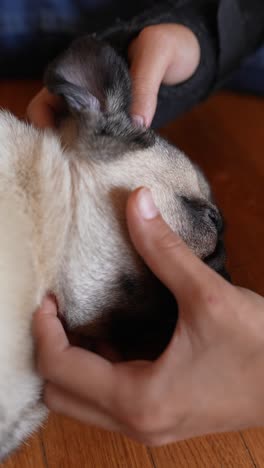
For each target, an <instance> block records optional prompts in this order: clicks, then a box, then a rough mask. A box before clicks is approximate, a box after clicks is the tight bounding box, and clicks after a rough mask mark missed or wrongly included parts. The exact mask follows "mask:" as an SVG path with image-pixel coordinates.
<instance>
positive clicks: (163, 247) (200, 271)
mask: <svg viewBox="0 0 264 468" xmlns="http://www.w3.org/2000/svg"><path fill="white" fill-rule="evenodd" d="M127 220H128V228H129V233H130V236H131V239H132V241H133V243H134V245H135V247H136V249H137V251H138V253H139V254H140V255H141V257H142V258H143V260H144V261H145V262H146V264H147V265H148V266H149V268H150V269H151V270H152V271H153V273H154V274H155V275H156V276H157V277H158V278H159V279H160V280H161V282H162V283H164V284H165V286H167V288H168V289H170V291H171V292H172V293H173V294H174V295H175V296H176V297H177V299H178V300H181V299H182V300H184V301H185V302H186V301H188V300H192V301H193V300H194V297H197V294H198V297H200V295H201V291H203V290H204V289H206V285H207V284H208V282H209V281H210V291H211V290H212V288H213V287H214V285H215V286H217V285H218V282H219V280H220V278H218V275H217V274H216V273H215V272H214V271H212V270H211V269H210V268H208V267H207V266H206V265H205V264H204V263H203V262H202V261H201V260H199V259H198V258H197V257H196V256H195V255H194V254H193V253H192V252H191V250H190V249H189V248H188V247H187V245H186V244H185V243H184V241H183V240H182V239H181V238H180V237H179V236H178V235H177V234H175V233H174V232H173V231H172V230H171V229H170V227H169V226H168V225H167V224H166V223H165V221H164V220H163V218H162V216H161V214H160V213H159V210H158V208H157V207H156V206H155V204H154V201H153V198H152V195H151V192H150V190H148V189H146V188H140V189H137V190H136V191H135V192H133V193H132V195H131V196H130V198H129V200H128V204H127Z"/></svg>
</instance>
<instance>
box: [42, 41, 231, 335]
mask: <svg viewBox="0 0 264 468" xmlns="http://www.w3.org/2000/svg"><path fill="white" fill-rule="evenodd" d="M46 85H47V87H48V88H49V90H50V91H52V92H53V93H55V94H58V95H61V96H63V98H64V99H65V102H66V104H67V108H68V115H67V116H66V117H65V118H64V119H62V121H61V123H60V127H61V128H60V132H61V138H62V141H63V143H64V144H65V146H66V148H67V150H68V152H69V154H70V157H71V158H72V161H71V166H72V178H73V181H74V184H73V187H74V189H73V198H74V207H75V208H74V209H75V212H74V223H73V225H72V227H71V231H70V234H69V237H68V244H67V248H66V249H65V255H64V261H63V264H62V265H63V267H62V268H61V271H60V274H59V278H58V283H57V286H56V294H57V296H58V301H59V306H60V309H61V312H62V314H63V315H64V317H65V320H66V323H67V325H68V327H69V328H71V329H75V328H78V330H81V331H82V332H83V333H86V334H88V335H93V336H100V337H105V338H107V339H109V338H110V339H111V338H113V337H114V340H116V341H118V340H120V339H121V337H122V340H123V341H125V342H126V344H127V343H128V342H129V340H131V343H134V341H135V336H137V339H139V336H142V337H143V341H147V340H150V341H151V340H153V341H155V340H156V339H157V338H158V335H161V334H162V333H161V328H162V327H164V330H167V332H166V331H165V335H166V339H167V338H168V337H169V336H170V333H171V330H172V328H173V326H174V324H175V319H176V318H175V303H174V301H173V300H172V298H171V296H170V294H169V293H168V292H167V291H166V290H165V289H164V288H163V287H162V285H160V283H158V281H157V280H156V279H155V278H154V276H153V275H152V274H151V273H150V272H149V270H148V269H147V268H146V267H145V266H144V264H143V262H142V261H141V260H140V259H139V257H138V255H137V254H136V253H135V251H134V249H133V247H132V245H131V242H130V240H129V237H128V233H127V228H126V220H125V205H126V200H127V197H128V194H129V193H130V192H131V190H132V189H134V188H136V187H138V186H142V185H144V186H147V187H149V188H150V189H151V191H152V193H153V196H154V199H155V202H156V204H157V205H158V207H159V208H160V210H161V213H162V215H163V216H164V218H165V220H166V221H167V222H168V224H169V225H170V226H171V227H172V228H173V230H175V231H176V232H178V233H179V234H180V236H181V237H182V238H183V239H184V240H185V241H186V242H187V244H188V245H189V246H190V247H191V248H192V249H193V251H194V252H195V253H196V254H197V255H198V256H199V257H200V258H202V259H204V260H205V261H206V262H208V264H209V265H211V266H212V267H213V268H214V269H216V270H217V271H219V272H220V273H222V274H225V270H224V249H223V243H222V230H223V223H222V219H221V215H220V213H219V211H218V209H217V207H216V206H215V204H214V202H213V200H212V197H211V193H210V188H209V186H208V184H207V182H206V180H205V178H204V176H203V175H202V173H201V172H200V171H199V169H198V168H197V167H195V166H194V165H193V164H192V163H191V162H190V160H189V159H188V158H187V157H186V156H185V155H184V154H183V153H182V152H180V151H179V150H178V149H176V148H175V147H173V146H171V145H169V144H168V143H167V142H166V141H164V140H163V139H161V138H159V137H157V136H156V135H155V134H154V133H153V132H152V131H151V130H147V129H145V128H139V127H135V126H134V125H133V123H132V121H131V118H130V116H129V106H130V95H131V90H130V80H129V75H128V70H127V67H126V65H125V64H124V62H123V61H122V59H120V58H119V57H118V56H117V55H116V53H115V52H114V51H113V49H111V48H110V47H109V46H107V45H105V44H102V43H100V42H97V41H95V40H94V39H91V38H81V39H79V40H77V41H75V42H74V43H73V45H72V46H71V48H70V49H69V50H68V51H66V52H65V53H64V54H63V55H62V56H61V57H59V58H58V59H57V60H56V61H55V62H54V63H52V64H51V65H50V67H49V69H48V71H47V73H46Z"/></svg>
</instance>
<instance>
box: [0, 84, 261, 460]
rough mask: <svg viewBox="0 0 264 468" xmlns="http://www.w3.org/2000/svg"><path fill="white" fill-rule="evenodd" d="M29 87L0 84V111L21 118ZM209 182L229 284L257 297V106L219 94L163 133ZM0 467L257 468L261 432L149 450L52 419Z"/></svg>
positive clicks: (251, 101) (251, 100)
mask: <svg viewBox="0 0 264 468" xmlns="http://www.w3.org/2000/svg"><path fill="white" fill-rule="evenodd" d="M38 87H39V84H38V83H36V82H24V83H12V84H10V83H9V84H5V83H2V84H0V106H2V107H8V108H9V109H10V110H11V111H13V112H14V113H15V114H17V115H18V116H23V113H24V111H25V106H26V103H27V102H28V100H29V98H30V97H31V96H32V95H33V94H34V92H35V91H36V90H37V89H38ZM162 134H163V135H166V136H167V137H169V138H170V139H172V140H173V141H174V142H175V144H177V145H178V146H180V147H181V148H182V149H184V150H185V151H186V152H187V153H188V154H189V155H190V156H191V157H192V158H193V160H195V161H196V162H198V163H199V164H200V166H201V167H202V168H203V170H204V171H205V173H206V174H207V176H208V177H209V179H210V181H211V183H212V185H213V187H214V192H215V195H216V199H217V201H218V204H219V206H220V207H221V208H222V211H223V213H224V216H225V219H226V224H227V232H226V245H227V251H228V259H229V261H228V263H229V271H230V272H231V274H232V277H233V280H234V281H235V282H236V283H239V284H240V285H243V286H246V287H249V288H252V289H254V290H255V291H257V292H259V293H261V294H263V295H264V249H263V240H264V222H263V220H264V204H263V199H264V101H263V100H260V99H255V98H249V97H238V96H234V95H231V94H230V95H229V94H221V95H219V96H217V97H214V98H213V99H210V100H209V101H208V102H207V103H205V104H203V105H202V106H200V107H199V108H197V109H195V110H193V111H192V112H191V113H190V114H188V115H186V116H184V117H183V118H181V119H180V120H178V121H177V122H175V123H172V124H170V125H169V126H168V127H166V128H165V129H164V130H163V131H162ZM1 466H3V467H4V468H44V467H45V468H47V467H49V468H119V467H120V468H128V467H129V468H153V467H156V468H172V467H177V468H224V467H227V468H232V467H234V468H240V467H243V468H249V467H260V468H262V467H264V430H248V431H243V432H238V433H233V434H223V435H216V436H208V437H203V438H198V439H195V440H191V441H188V442H181V443H177V444H173V445H170V446H167V447H164V448H158V449H153V448H151V449H148V448H146V447H143V446H141V445H139V444H136V443H133V442H131V441H129V440H128V439H126V438H124V437H122V436H119V435H115V434H110V433H107V432H103V431H99V430H96V429H92V428H90V427H85V426H84V425H81V424H79V423H77V422H74V421H72V420H69V419H66V418H62V417H58V416H55V415H51V416H50V418H49V420H48V422H47V424H46V425H45V427H44V428H43V429H41V430H40V431H39V433H38V434H36V435H35V436H34V437H32V438H31V439H30V440H29V441H28V442H27V444H26V445H25V446H24V447H23V448H22V449H21V450H19V451H18V452H17V453H16V454H15V455H14V456H13V457H12V458H11V459H10V460H8V461H7V462H6V463H4V464H3V465H1Z"/></svg>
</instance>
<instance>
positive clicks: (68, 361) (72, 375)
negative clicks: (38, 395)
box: [33, 299, 115, 406]
mask: <svg viewBox="0 0 264 468" xmlns="http://www.w3.org/2000/svg"><path fill="white" fill-rule="evenodd" d="M33 334H34V337H35V340H36V346H37V367H38V370H39V372H40V374H41V375H42V376H43V377H44V378H45V379H46V380H48V381H51V382H52V383H54V384H56V385H57V386H59V387H61V388H64V389H65V390H66V391H68V392H70V393H74V394H75V395H76V394H78V395H79V396H80V398H89V399H90V400H91V401H94V402H100V401H103V402H104V403H105V405H106V406H107V404H108V403H109V402H111V398H112V397H113V395H114V383H115V382H114V371H113V366H112V364H111V363H110V362H108V361H106V360H105V359H103V358H102V357H100V356H97V355H96V354H93V353H91V352H89V351H86V350H83V349H80V348H76V347H74V346H71V345H70V344H69V341H68V338H67V336H66V333H65V331H64V329H63V326H62V324H61V322H60V320H59V319H58V317H57V315H56V307H55V305H54V303H53V302H51V300H50V299H47V300H46V301H45V302H44V305H43V306H42V308H41V309H40V310H39V311H37V312H36V314H35V315H34V319H33ZM109 404H110V403H109Z"/></svg>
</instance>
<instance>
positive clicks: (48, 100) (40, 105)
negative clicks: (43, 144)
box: [27, 88, 63, 128]
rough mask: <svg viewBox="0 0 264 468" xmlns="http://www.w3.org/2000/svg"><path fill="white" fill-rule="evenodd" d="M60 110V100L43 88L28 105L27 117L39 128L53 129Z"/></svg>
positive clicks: (61, 102)
mask: <svg viewBox="0 0 264 468" xmlns="http://www.w3.org/2000/svg"><path fill="white" fill-rule="evenodd" d="M62 109H63V101H62V99H61V98H60V97H59V96H55V95H53V94H51V93H50V92H49V91H48V90H47V89H46V88H43V89H42V90H41V91H40V92H39V93H38V94H37V95H36V96H35V97H34V99H33V100H32V101H31V102H30V104H29V105H28V107H27V117H28V118H29V120H30V121H31V122H32V123H33V124H34V125H36V126H37V127H39V128H46V127H55V126H56V124H55V121H56V115H57V114H58V113H59V112H60V111H61V110H62Z"/></svg>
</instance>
